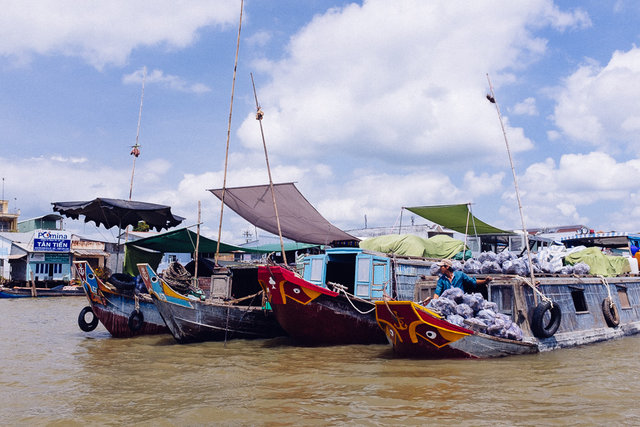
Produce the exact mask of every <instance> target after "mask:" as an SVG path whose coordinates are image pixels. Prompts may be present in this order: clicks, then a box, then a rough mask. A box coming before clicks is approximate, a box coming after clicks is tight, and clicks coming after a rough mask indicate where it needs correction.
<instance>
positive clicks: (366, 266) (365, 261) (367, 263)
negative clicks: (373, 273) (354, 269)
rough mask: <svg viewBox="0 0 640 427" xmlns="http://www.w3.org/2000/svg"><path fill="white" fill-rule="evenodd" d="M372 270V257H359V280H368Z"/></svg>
mask: <svg viewBox="0 0 640 427" xmlns="http://www.w3.org/2000/svg"><path fill="white" fill-rule="evenodd" d="M370 270H371V258H359V259H358V282H368V281H369V271H370Z"/></svg>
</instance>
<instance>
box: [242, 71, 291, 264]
mask: <svg viewBox="0 0 640 427" xmlns="http://www.w3.org/2000/svg"><path fill="white" fill-rule="evenodd" d="M251 85H252V86H253V97H254V98H255V100H256V111H257V112H256V120H258V122H259V123H260V134H261V135H262V146H263V147H264V158H265V160H266V161H267V172H268V173H269V187H270V188H271V198H272V200H273V209H274V210H275V214H276V223H277V224H278V236H280V249H281V250H282V260H283V261H284V264H285V265H287V255H286V253H285V251H284V242H283V240H282V230H281V229H280V216H279V215H278V205H277V204H276V193H275V191H274V189H273V180H272V179H271V167H270V166H269V155H268V154H267V143H266V142H265V139H264V129H263V128H262V118H263V117H264V113H263V112H262V110H261V109H260V104H259V103H258V95H257V93H256V84H255V83H254V81H253V73H251Z"/></svg>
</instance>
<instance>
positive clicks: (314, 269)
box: [310, 258, 324, 282]
mask: <svg viewBox="0 0 640 427" xmlns="http://www.w3.org/2000/svg"><path fill="white" fill-rule="evenodd" d="M323 266H324V259H323V258H314V259H312V260H311V276H310V280H311V281H314V282H321V281H322V267H323Z"/></svg>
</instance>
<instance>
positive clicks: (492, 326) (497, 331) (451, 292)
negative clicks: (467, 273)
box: [428, 288, 523, 341]
mask: <svg viewBox="0 0 640 427" xmlns="http://www.w3.org/2000/svg"><path fill="white" fill-rule="evenodd" d="M428 307H429V308H431V309H433V310H435V311H437V312H438V313H440V314H441V315H442V316H443V317H445V318H446V320H447V321H448V322H450V323H453V324H454V325H458V326H462V327H466V328H470V329H474V330H477V331H480V332H483V333H486V334H489V335H493V336H496V337H500V338H507V339H511V340H518V341H522V337H523V334H522V329H520V327H519V326H518V325H516V324H515V323H514V322H513V321H512V320H511V318H510V317H509V316H507V315H505V314H502V313H498V312H497V310H498V306H497V305H496V303H494V302H489V301H486V300H485V299H484V298H483V297H482V295H481V294H478V293H475V294H465V293H464V292H463V291H462V289H459V288H450V289H447V290H446V291H444V292H443V293H442V295H440V298H437V299H434V300H432V301H431V302H430V303H429V305H428Z"/></svg>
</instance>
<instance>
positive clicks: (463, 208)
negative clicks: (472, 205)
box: [404, 204, 513, 235]
mask: <svg viewBox="0 0 640 427" xmlns="http://www.w3.org/2000/svg"><path fill="white" fill-rule="evenodd" d="M404 209H406V210H408V211H410V212H413V213H414V214H416V215H418V216H421V217H422V218H424V219H428V220H429V221H431V222H434V223H436V224H438V225H441V226H442V227H446V228H448V229H450V230H454V231H457V232H458V233H462V234H468V235H476V234H513V233H511V232H509V231H504V230H501V229H499V228H496V227H493V226H491V225H489V224H487V223H486V222H483V221H480V220H479V219H478V218H476V217H474V216H473V215H472V214H471V213H470V212H469V205H466V204H461V205H437V206H415V207H411V208H406V207H405V208H404Z"/></svg>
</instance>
